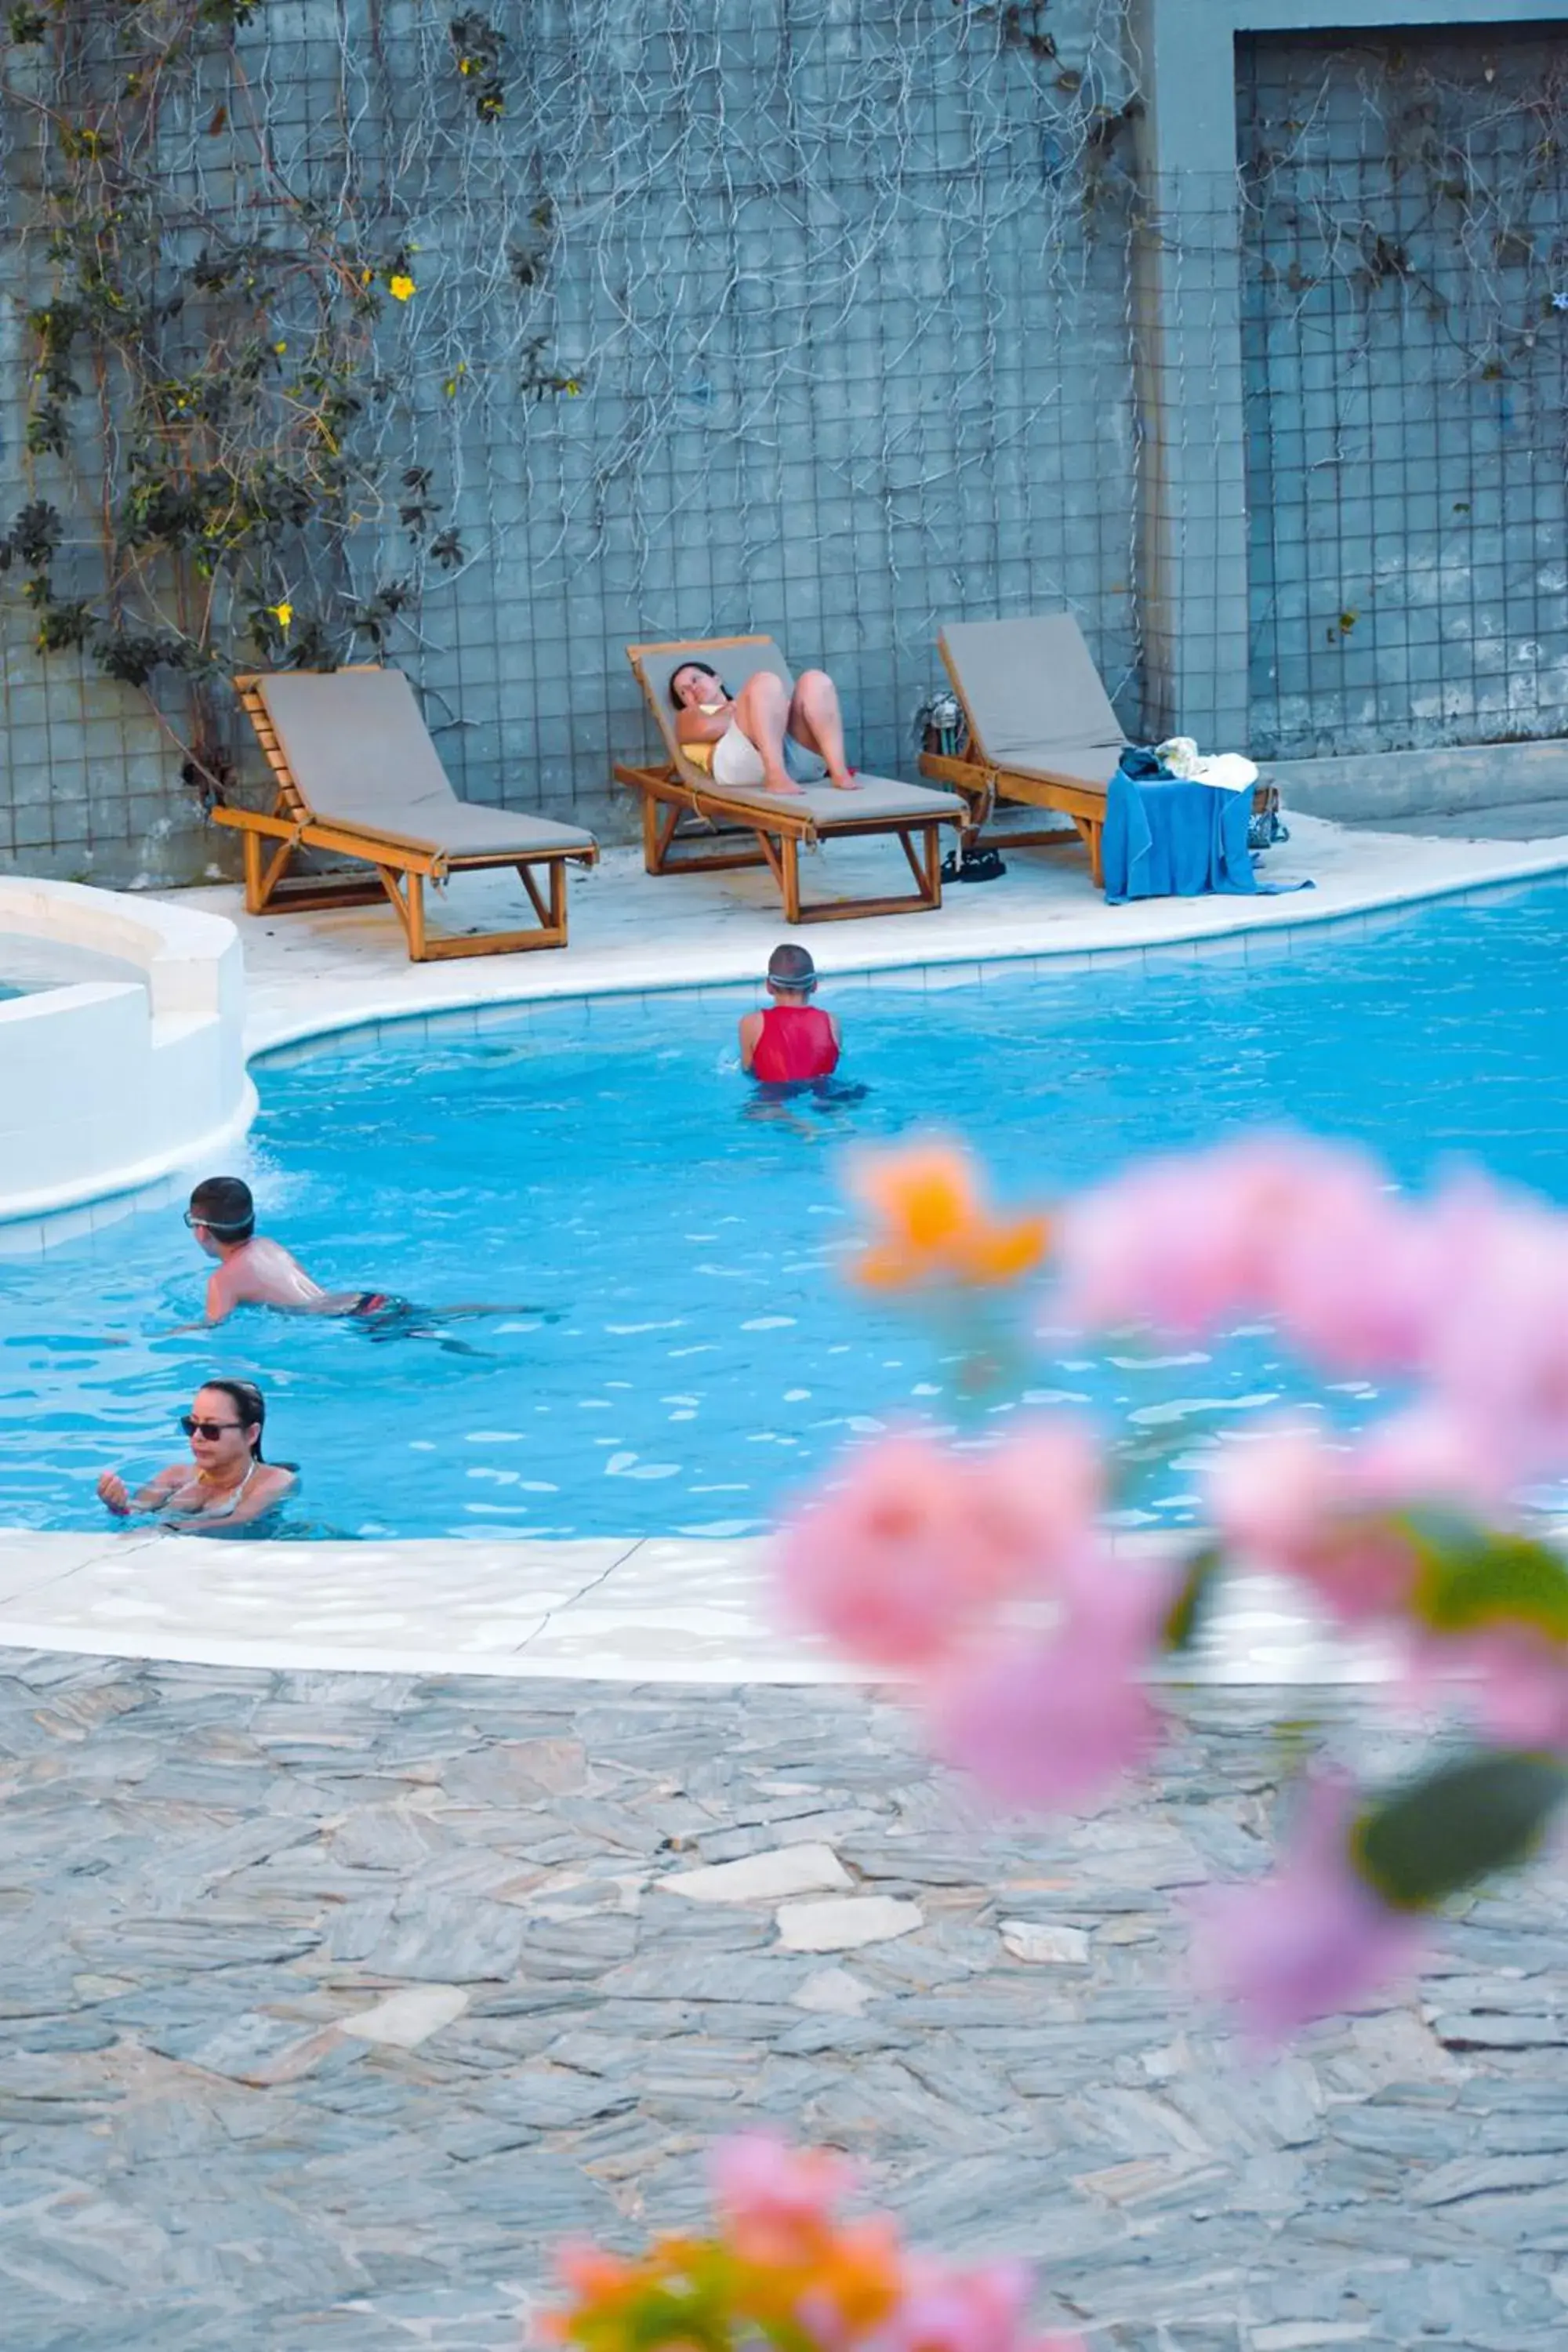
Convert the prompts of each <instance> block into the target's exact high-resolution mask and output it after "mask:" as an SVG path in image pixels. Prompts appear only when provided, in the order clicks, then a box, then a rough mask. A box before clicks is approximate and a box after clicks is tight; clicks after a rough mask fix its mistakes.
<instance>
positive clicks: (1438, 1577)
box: [1397, 1512, 1568, 1643]
mask: <svg viewBox="0 0 1568 2352" xmlns="http://www.w3.org/2000/svg"><path fill="white" fill-rule="evenodd" d="M1397 1524H1398V1525H1399V1526H1400V1527H1401V1528H1403V1529H1404V1530H1405V1533H1406V1534H1407V1535H1408V1536H1409V1537H1410V1538H1411V1540H1412V1542H1413V1543H1414V1545H1415V1552H1416V1556H1417V1558H1418V1559H1419V1561H1420V1572H1419V1574H1418V1576H1417V1578H1416V1582H1415V1592H1414V1593H1413V1595H1412V1597H1411V1607H1412V1610H1413V1612H1414V1613H1415V1616H1416V1618H1417V1619H1418V1620H1419V1621H1420V1622H1422V1623H1423V1624H1426V1625H1429V1626H1430V1627H1431V1628H1432V1631H1433V1632H1434V1633H1471V1632H1473V1631H1474V1630H1475V1629H1476V1628H1477V1627H1478V1626H1481V1625H1498V1624H1516V1625H1528V1626H1531V1628H1532V1629H1533V1630H1534V1631H1535V1632H1536V1633H1542V1634H1544V1635H1545V1636H1546V1638H1547V1640H1548V1641H1552V1642H1564V1643H1568V1566H1565V1565H1564V1563H1563V1560H1562V1559H1561V1558H1560V1557H1559V1555H1558V1554H1557V1553H1556V1552H1554V1551H1552V1550H1550V1549H1548V1547H1547V1546H1546V1545H1545V1544H1541V1543H1534V1542H1532V1541H1531V1538H1529V1537H1528V1536H1516V1535H1493V1534H1491V1533H1489V1531H1488V1530H1487V1529H1486V1528H1476V1527H1472V1526H1470V1525H1469V1524H1468V1522H1466V1521H1464V1520H1461V1519H1450V1518H1446V1517H1441V1516H1439V1515H1437V1514H1436V1513H1425V1512H1411V1513H1409V1514H1408V1515H1407V1516H1405V1517H1403V1518H1401V1519H1400V1520H1399V1521H1398V1523H1397Z"/></svg>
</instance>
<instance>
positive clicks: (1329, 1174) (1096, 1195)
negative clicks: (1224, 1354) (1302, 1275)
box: [1058, 1135, 1380, 1339]
mask: <svg viewBox="0 0 1568 2352" xmlns="http://www.w3.org/2000/svg"><path fill="white" fill-rule="evenodd" d="M1379 1191H1380V1183H1379V1180H1378V1177H1377V1173H1376V1170H1375V1167H1374V1166H1373V1163H1371V1162H1370V1161H1368V1160H1366V1159H1365V1158H1364V1157H1363V1154H1361V1153H1360V1152H1358V1151H1355V1150H1349V1149H1347V1148H1345V1147H1343V1146H1337V1145H1330V1144H1324V1143H1317V1142H1312V1141H1310V1140H1308V1139H1306V1138H1304V1137H1299V1136H1289V1135H1260V1136H1252V1137H1247V1138H1245V1139H1243V1140H1242V1141H1240V1142H1237V1143H1226V1144H1222V1145H1220V1146H1219V1147H1218V1149H1217V1150H1213V1151H1205V1152H1193V1153H1189V1154H1184V1155H1182V1156H1181V1157H1175V1158H1170V1159H1163V1160H1147V1161H1145V1162H1143V1163H1142V1165H1141V1166H1139V1167H1135V1168H1133V1169H1131V1170H1130V1171H1128V1173H1127V1174H1125V1175H1123V1176H1120V1177H1117V1178H1116V1179H1114V1180H1113V1181H1111V1182H1110V1183H1109V1184H1105V1185H1102V1186H1100V1188H1099V1189H1098V1190H1097V1191H1095V1192H1089V1193H1086V1194H1084V1195H1083V1196H1082V1198H1080V1199H1079V1200H1078V1201H1076V1202H1073V1203H1072V1204H1071V1206H1070V1207H1069V1208H1068V1210H1067V1211H1066V1213H1065V1214H1064V1215H1063V1217H1062V1219H1061V1223H1060V1231H1059V1237H1058V1260H1059V1263H1060V1265H1061V1269H1062V1276H1063V1285H1064V1290H1063V1302H1062V1303H1063V1307H1064V1310H1065V1312H1066V1315H1067V1318H1068V1320H1069V1321H1070V1322H1072V1323H1074V1324H1076V1325H1077V1326H1079V1328H1085V1329H1096V1328H1098V1329H1104V1328H1109V1327H1114V1326H1117V1325H1121V1324H1147V1325H1149V1326H1151V1327H1152V1328H1154V1329H1156V1330H1159V1331H1164V1332H1168V1333H1169V1334H1170V1335H1171V1336H1172V1337H1173V1338H1181V1339H1190V1338H1196V1337H1197V1336H1199V1335H1200V1334H1201V1333H1203V1332H1205V1331H1209V1330H1212V1329H1214V1328H1215V1326H1216V1325H1218V1324H1221V1323H1223V1322H1224V1321H1225V1320H1226V1318H1227V1317H1229V1316H1232V1315H1237V1314H1242V1313H1257V1312H1259V1311H1264V1312H1268V1311H1271V1310H1272V1308H1273V1306H1274V1303H1275V1289H1276V1277H1277V1274H1278V1269H1279V1265H1280V1261H1281V1255H1282V1253H1284V1252H1285V1251H1286V1250H1288V1249H1289V1246H1290V1245H1291V1237H1292V1236H1294V1235H1297V1234H1300V1233H1301V1232H1304V1231H1306V1230H1308V1229H1309V1228H1310V1222H1311V1219H1312V1217H1313V1214H1314V1212H1315V1210H1316V1208H1317V1206H1318V1204H1319V1203H1320V1202H1322V1203H1327V1202H1333V1203H1334V1204H1335V1213H1336V1215H1337V1216H1338V1217H1339V1218H1340V1219H1341V1220H1342V1219H1343V1218H1344V1217H1345V1215H1346V1214H1347V1213H1348V1212H1347V1209H1346V1206H1345V1203H1347V1202H1350V1201H1352V1199H1353V1200H1354V1201H1356V1202H1364V1201H1365V1200H1367V1199H1370V1198H1375V1196H1376V1195H1377V1193H1378V1192H1379Z"/></svg>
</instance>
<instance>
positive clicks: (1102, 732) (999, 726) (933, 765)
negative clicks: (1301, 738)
mask: <svg viewBox="0 0 1568 2352" xmlns="http://www.w3.org/2000/svg"><path fill="white" fill-rule="evenodd" d="M937 646H938V649H939V650H940V652H941V654H942V664H943V667H945V668H946V671H947V674H948V677H950V678H951V679H952V690H953V692H954V693H955V694H956V695H957V697H958V699H959V702H960V703H961V705H962V706H963V717H964V723H965V726H966V727H967V730H968V734H969V744H968V749H967V750H966V751H963V752H961V753H958V754H956V755H952V754H948V753H945V752H939V751H924V752H922V753H921V761H920V766H921V774H922V775H924V776H931V777H932V778H934V779H936V780H938V781H939V782H942V783H944V784H948V785H951V786H952V789H953V790H954V791H955V792H960V793H963V796H964V799H965V800H966V802H967V803H969V808H970V822H969V828H968V831H967V833H966V835H965V840H966V842H972V841H973V839H974V838H975V836H976V835H978V834H979V831H980V828H981V827H982V825H984V824H988V823H989V821H990V820H991V819H992V818H993V816H994V813H995V811H996V809H997V807H998V805H999V804H1012V805H1015V806H1016V805H1018V804H1022V805H1023V806H1025V807H1028V808H1037V809H1050V810H1054V811H1056V812H1057V813H1058V814H1060V815H1063V816H1066V817H1068V818H1069V819H1070V820H1071V823H1072V825H1073V829H1074V834H1073V835H1068V834H1063V833H1060V832H1054V833H1047V832H1042V831H1040V830H1038V829H1035V830H1030V831H1024V832H1012V833H996V832H987V834H986V835H985V839H986V842H987V844H988V845H992V846H994V847H995V848H998V849H1026V848H1034V849H1049V848H1056V847H1059V846H1061V845H1064V844H1068V845H1070V843H1071V841H1072V839H1073V837H1074V835H1077V837H1078V838H1079V840H1081V841H1082V843H1083V845H1084V847H1085V848H1086V849H1087V850H1088V852H1089V876H1090V878H1091V880H1092V881H1093V882H1094V884H1095V886H1096V887H1097V888H1098V887H1101V886H1102V885H1103V883H1104V878H1105V877H1104V872H1103V868H1102V866H1101V863H1100V837H1101V835H1102V833H1103V832H1104V828H1105V795H1106V790H1107V787H1108V786H1109V784H1110V779H1111V777H1112V776H1113V775H1114V774H1115V773H1116V770H1117V766H1118V763H1119V762H1120V761H1121V754H1122V751H1123V750H1124V749H1125V747H1126V742H1127V738H1126V736H1125V735H1124V734H1123V733H1122V730H1121V723H1120V721H1119V720H1118V719H1117V716H1116V713H1115V711H1114V710H1113V709H1111V707H1110V696H1109V695H1108V694H1107V693H1106V691H1105V688H1104V686H1103V685H1102V684H1101V682H1100V673H1099V671H1098V670H1097V669H1096V668H1095V666H1094V661H1093V658H1092V656H1090V653H1089V647H1088V646H1086V645H1085V643H1084V641H1083V634H1082V631H1081V630H1080V629H1079V625H1078V623H1077V621H1076V620H1075V619H1074V617H1073V615H1072V614H1070V613H1040V614H1034V615H1032V616H1031V617H1029V618H1026V619H1018V620H1009V621H950V622H949V623H948V625H947V626H946V627H945V628H944V629H942V631H941V632H940V634H939V635H938V637H937ZM1253 805H1254V807H1255V808H1257V809H1258V810H1259V811H1260V812H1261V811H1264V810H1267V809H1269V808H1273V807H1277V806H1278V805H1279V794H1278V793H1275V792H1273V791H1272V790H1271V788H1270V787H1268V785H1264V784H1260V785H1258V788H1257V790H1256V792H1255V793H1254V794H1253Z"/></svg>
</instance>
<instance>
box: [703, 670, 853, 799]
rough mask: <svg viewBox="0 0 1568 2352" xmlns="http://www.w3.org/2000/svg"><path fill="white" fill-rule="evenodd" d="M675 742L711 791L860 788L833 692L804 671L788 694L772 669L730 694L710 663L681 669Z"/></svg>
mask: <svg viewBox="0 0 1568 2352" xmlns="http://www.w3.org/2000/svg"><path fill="white" fill-rule="evenodd" d="M669 698H670V700H671V702H673V704H674V705H675V709H676V720H675V739H676V741H677V742H678V743H679V745H680V748H681V750H682V751H684V752H685V754H686V756H687V758H688V759H689V760H690V761H692V762H693V764H694V765H695V766H697V767H699V768H702V769H705V770H706V772H707V773H708V774H709V775H710V776H711V777H712V779H713V781H714V782H715V783H716V784H728V785H731V786H733V785H756V784H761V785H763V787H764V789H765V790H766V791H768V792H770V793H798V792H799V791H800V789H801V787H802V785H804V784H819V783H821V782H823V779H824V777H825V776H826V780H827V781H828V782H830V783H833V784H835V785H837V788H838V790H839V791H840V792H841V793H852V792H854V791H855V790H856V789H857V786H856V782H855V776H854V772H853V771H852V769H851V768H850V766H849V763H848V761H847V759H846V758H845V754H844V721H843V719H842V717H841V716H840V713H839V709H838V689H837V687H836V686H835V685H834V683H833V680H832V679H831V678H830V677H828V675H827V672H826V670H822V669H808V670H805V671H803V672H802V674H801V677H800V678H799V680H798V682H797V684H796V685H795V690H794V692H793V693H792V692H791V690H790V688H788V687H787V686H786V685H785V684H784V680H783V678H782V677H775V676H774V674H773V671H772V670H771V669H756V670H753V671H752V674H751V676H750V677H748V678H747V679H746V681H745V683H744V685H743V686H742V688H741V690H740V692H739V693H738V694H734V695H731V692H730V689H729V688H728V687H727V686H726V685H725V684H724V682H723V680H722V679H721V677H720V676H719V673H718V671H717V670H715V669H712V668H710V667H709V665H708V663H707V662H703V661H689V662H682V663H681V665H680V667H679V669H678V670H676V671H675V673H674V675H673V676H672V677H671V678H670V681H669Z"/></svg>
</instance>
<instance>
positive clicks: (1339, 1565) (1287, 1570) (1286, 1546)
mask: <svg viewBox="0 0 1568 2352" xmlns="http://www.w3.org/2000/svg"><path fill="white" fill-rule="evenodd" d="M1507 1492H1508V1477H1507V1472H1506V1466H1505V1465H1504V1464H1502V1463H1501V1462H1500V1460H1499V1459H1498V1457H1497V1454H1496V1449H1495V1448H1494V1447H1492V1446H1491V1445H1490V1444H1489V1443H1488V1441H1487V1439H1486V1437H1485V1435H1484V1434H1483V1433H1480V1432H1478V1431H1475V1430H1472V1429H1469V1428H1468V1427H1467V1426H1466V1425H1465V1424H1464V1423H1461V1422H1458V1421H1456V1420H1455V1419H1454V1417H1453V1416H1452V1415H1451V1414H1447V1413H1445V1412H1441V1411H1440V1410H1438V1409H1437V1408H1435V1407H1431V1406H1419V1407H1414V1408H1412V1409H1411V1410H1410V1411H1409V1412H1405V1413H1399V1414H1394V1415H1392V1416H1391V1417H1390V1418H1389V1419H1388V1420H1387V1421H1384V1422H1380V1423H1376V1424H1374V1426H1373V1428H1372V1429H1371V1430H1370V1431H1369V1432H1368V1433H1366V1434H1365V1435H1364V1436H1363V1437H1360V1438H1357V1439H1353V1440H1352V1439H1344V1438H1337V1439H1331V1438H1329V1437H1327V1436H1325V1435H1324V1434H1323V1433H1321V1431H1319V1430H1317V1429H1315V1428H1314V1427H1313V1426H1312V1425H1311V1424H1310V1423H1306V1422H1286V1423H1279V1425H1277V1426H1276V1427H1274V1428H1272V1429H1264V1430H1260V1431H1258V1433H1256V1434H1255V1435H1252V1436H1249V1437H1247V1438H1243V1439H1238V1440H1237V1441H1235V1442H1234V1443H1232V1444H1228V1445H1226V1446H1224V1447H1222V1448H1221V1450H1220V1452H1219V1453H1218V1454H1217V1456H1216V1457H1215V1462H1214V1464H1213V1466H1212V1468H1211V1469H1210V1472H1209V1476H1208V1496H1209V1507H1210V1512H1211V1515H1212V1517H1213V1520H1214V1524H1215V1528H1216V1529H1217V1531H1218V1533H1219V1535H1220V1538H1221V1539H1222V1541H1223V1542H1224V1543H1225V1544H1226V1546H1227V1547H1228V1548H1229V1549H1233V1550H1234V1551H1236V1552H1237V1553H1238V1554H1239V1555H1241V1557H1242V1558H1244V1559H1249V1560H1251V1561H1253V1562H1254V1563H1255V1564H1256V1565H1257V1566H1258V1567H1263V1568H1271V1569H1275V1570H1279V1572H1281V1573H1282V1574H1284V1575H1288V1576H1295V1577H1298V1578H1300V1579H1301V1580H1303V1581H1304V1582H1306V1583H1308V1584H1310V1585H1311V1586H1312V1587H1313V1589H1314V1591H1316V1592H1317V1593H1318V1595H1319V1597H1320V1599H1321V1600H1322V1601H1324V1602H1325V1603H1326V1604H1327V1606H1329V1607H1330V1608H1331V1609H1332V1610H1333V1611H1334V1612H1335V1614H1336V1615H1337V1616H1339V1617H1341V1618H1342V1619H1343V1620H1345V1621H1346V1622H1348V1623H1352V1624H1363V1623H1365V1622H1368V1621H1369V1620H1370V1619H1373V1618H1377V1617H1388V1616H1394V1615H1397V1614H1399V1613H1400V1612H1403V1611H1404V1610H1405V1607H1406V1606H1407V1604H1408V1602H1409V1601H1410V1598H1411V1594H1412V1592H1413V1590H1414V1588H1415V1581H1416V1578H1417V1574H1418V1572H1419V1565H1420V1564H1419V1560H1418V1559H1417V1556H1416V1553H1415V1548H1414V1546H1413V1545H1412V1543H1411V1542H1410V1540H1409V1539H1408V1538H1406V1537H1405V1535H1404V1534H1403V1532H1402V1531H1401V1530H1400V1528H1398V1527H1397V1526H1396V1525H1394V1524H1393V1523H1392V1516H1391V1515H1393V1514H1395V1513H1398V1512H1402V1511H1405V1510H1408V1509H1414V1508H1416V1507H1419V1506H1421V1505H1424V1504H1425V1505H1430V1504H1441V1505H1446V1506H1447V1507H1449V1508H1451V1509H1454V1510H1458V1511H1460V1512H1463V1513H1464V1514H1465V1515H1466V1516H1468V1517H1476V1518H1479V1519H1487V1518H1490V1517H1496V1516H1497V1515H1498V1514H1499V1513H1500V1511H1501V1509H1502V1508H1503V1506H1504V1503H1505V1501H1506V1498H1507Z"/></svg>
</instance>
